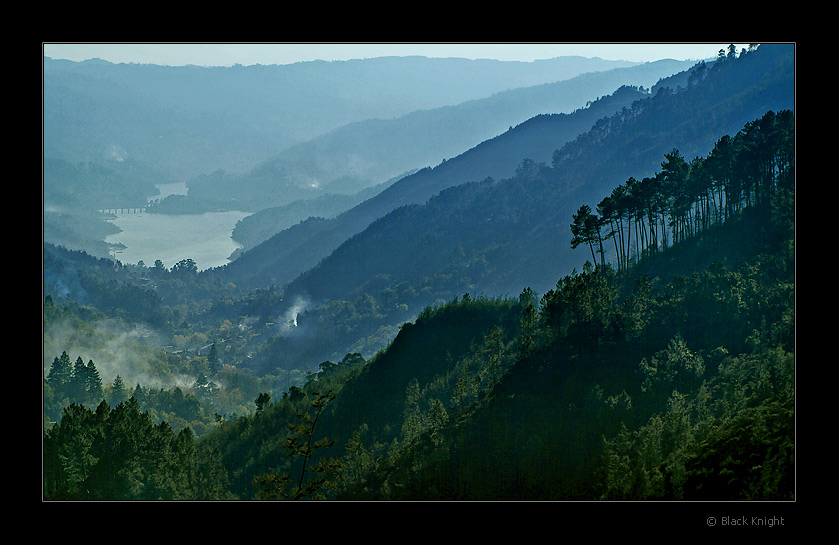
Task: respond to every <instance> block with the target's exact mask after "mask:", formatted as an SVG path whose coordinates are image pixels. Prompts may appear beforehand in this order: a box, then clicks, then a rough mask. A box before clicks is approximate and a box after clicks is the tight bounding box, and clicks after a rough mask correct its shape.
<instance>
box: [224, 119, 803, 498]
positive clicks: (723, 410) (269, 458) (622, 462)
mask: <svg viewBox="0 0 839 545" xmlns="http://www.w3.org/2000/svg"><path fill="white" fill-rule="evenodd" d="M792 131H793V120H792V116H791V115H787V114H785V113H781V114H779V115H777V116H775V115H767V116H765V117H763V118H761V119H760V120H755V121H754V122H753V123H751V124H749V125H748V126H747V127H745V128H744V129H743V131H742V132H741V133H739V134H738V136H737V137H736V138H734V139H733V141H732V142H731V143H732V149H734V150H737V151H736V152H735V153H734V154H730V153H725V152H722V151H716V152H715V153H714V154H711V155H708V156H707V157H705V158H704V160H705V161H706V162H708V163H716V162H721V163H722V162H724V163H728V164H729V165H731V166H732V167H734V166H735V165H737V166H738V167H744V166H745V165H751V166H755V163H754V161H755V159H757V158H758V157H763V158H764V159H765V160H767V161H771V162H772V163H773V164H774V166H775V167H774V168H773V169H770V170H768V171H765V170H764V171H763V175H762V176H760V177H759V178H758V177H755V178H752V174H754V173H756V171H754V170H752V169H750V168H747V169H745V170H741V171H740V172H741V173H742V175H738V176H735V177H733V178H731V179H728V180H727V181H726V182H722V180H720V179H718V178H717V179H716V180H717V182H718V183H719V185H718V186H716V187H717V189H718V190H719V191H720V192H721V193H722V194H723V195H724V196H723V198H722V204H723V206H722V207H719V206H717V205H716V204H713V203H712V200H711V198H712V197H713V196H714V195H716V190H712V189H711V187H710V186H709V185H707V184H706V185H705V186H704V187H703V185H702V184H701V182H700V180H701V179H703V176H704V173H705V171H703V170H702V169H701V168H699V167H696V166H695V165H694V168H689V169H687V170H686V177H685V178H683V179H682V181H681V183H680V184H679V187H682V188H688V187H698V188H702V189H701V190H700V191H699V192H698V193H697V194H696V195H695V197H694V199H692V200H691V201H690V204H691V209H692V210H695V211H696V212H697V214H696V215H695V216H691V218H690V224H691V225H692V226H693V227H694V231H692V232H691V234H690V235H685V236H684V237H680V238H679V240H678V242H676V243H674V245H673V246H668V247H666V248H665V247H664V246H663V245H656V246H653V247H648V248H647V250H646V251H642V252H641V254H643V256H642V257H640V258H639V259H640V261H639V262H638V263H637V264H631V265H630V264H625V265H626V266H620V265H618V264H611V263H610V264H603V265H599V264H598V265H597V266H594V265H592V264H591V263H590V262H589V263H586V264H585V266H584V267H583V268H582V271H581V272H576V271H575V272H573V273H572V274H570V275H568V276H565V277H563V278H561V279H560V280H559V281H558V282H557V283H556V286H555V288H553V289H552V290H550V291H548V292H547V293H545V294H544V295H543V296H541V297H537V296H536V295H535V294H534V293H533V292H532V291H531V290H530V289H529V288H525V289H524V290H523V291H522V292H521V294H520V295H519V297H518V298H515V299H507V298H502V299H488V298H485V297H477V298H476V297H473V296H468V295H464V296H463V297H462V298H455V299H454V300H452V301H450V302H448V303H445V304H442V305H439V306H436V307H429V308H427V309H426V310H425V311H423V312H422V313H421V314H420V315H419V316H418V317H417V318H416V320H415V321H413V322H410V323H407V324H405V325H404V326H403V327H402V329H401V331H400V333H399V335H398V336H397V338H396V339H395V340H394V342H393V343H392V344H391V345H390V346H389V347H388V348H387V350H385V351H383V352H381V353H380V354H378V355H377V356H375V357H374V358H372V359H371V360H370V361H369V362H366V364H364V362H361V361H359V360H358V358H357V357H355V358H352V357H349V356H348V357H347V358H346V359H345V360H344V361H341V362H340V363H338V364H332V363H324V364H322V365H321V367H320V372H319V373H318V374H317V375H316V376H314V377H312V379H311V380H310V381H309V382H308V383H307V384H306V385H305V386H304V387H303V388H301V389H294V390H293V391H292V392H291V393H290V395H289V396H287V397H284V398H283V399H282V400H279V401H277V402H274V403H271V402H270V400H265V401H266V403H265V404H264V405H263V406H261V408H260V411H259V413H258V414H257V415H255V416H253V417H248V418H245V419H242V420H240V421H238V422H236V423H233V424H231V425H226V426H223V427H222V428H220V429H219V430H218V431H216V432H214V433H213V434H212V437H211V438H209V439H208V441H209V442H210V443H211V444H213V445H215V446H216V447H218V448H219V449H220V450H221V452H222V459H223V460H225V464H226V465H227V466H228V467H229V468H232V472H231V474H230V475H231V482H232V483H233V485H232V486H233V488H234V490H236V493H237V494H242V495H244V496H248V495H249V494H254V493H255V494H257V495H258V496H260V497H261V496H265V497H294V496H295V495H296V494H298V493H299V492H300V491H301V490H300V489H299V488H297V487H296V485H297V484H298V480H297V477H299V476H300V475H304V478H303V482H304V483H307V484H309V486H310V488H308V490H307V491H306V492H305V494H314V492H315V490H314V489H315V488H316V489H317V492H318V493H320V494H322V495H324V496H325V497H332V498H344V499H522V500H524V499H671V500H672V499H705V500H754V499H763V500H779V499H783V500H788V499H793V498H794V494H795V488H794V486H795V483H794V454H793V452H794V451H793V445H794V442H793V438H794V418H793V417H794V413H793V407H794V405H793V404H794V385H795V381H794V370H795V368H794V350H795V330H794V324H795V321H794V318H795V314H794V310H795V305H794V295H795V292H794V280H795V278H794V258H795V255H794V242H793V241H794V231H793V229H794V201H793V189H794V185H793V183H794V177H793V175H792V173H793V172H794V170H793V169H794V164H793V162H792V161H793V159H792V157H793V156H792V155H791V152H792V149H793V136H792V135H793V132H792ZM756 133H760V138H759V139H760V140H761V141H762V142H765V143H767V144H766V145H768V146H771V147H772V148H773V149H774V151H772V152H770V151H768V149H767V147H766V146H765V145H761V146H755V145H754V142H755V140H754V139H753V136H754V135H755V134H756ZM720 142H721V143H720V146H719V147H718V148H716V149H717V150H721V149H722V148H723V147H724V146H725V145H726V144H725V142H729V140H728V139H727V138H724V139H721V140H720ZM768 142H774V144H768ZM732 170H737V168H733V169H732ZM770 173H771V174H770ZM748 179H752V180H755V181H756V180H757V179H760V181H759V182H757V181H756V183H753V184H749V183H748V182H747V181H746V180H748ZM659 181H662V183H663V184H667V183H668V181H665V178H664V177H662V178H660V179H659ZM670 182H672V180H670ZM679 201H680V199H678V198H676V197H674V198H672V199H671V200H668V201H667V202H669V203H671V205H672V204H674V203H677V202H679ZM694 207H695V208H694ZM662 213H663V214H665V215H667V216H668V217H671V218H678V217H679V214H677V213H676V212H675V209H674V208H665V209H662ZM596 219H597V220H598V223H600V224H601V225H602V224H604V223H603V222H604V221H605V220H604V217H603V216H599V217H597V218H596ZM639 221H641V222H642V223H644V224H645V225H647V227H648V228H649V226H651V225H654V224H655V223H656V221H657V220H656V218H652V220H651V221H650V218H649V217H647V218H645V219H641V220H639ZM648 221H649V222H650V223H647V222H648ZM647 240H649V239H647ZM568 242H569V243H570V240H569V241H568ZM708 247H711V248H714V249H715V251H714V252H708V251H706V248H708ZM327 393H328V394H329V395H328V396H326V397H323V396H325V395H326V394H327ZM307 411H308V414H309V415H311V416H313V415H315V414H316V415H317V417H318V418H317V419H316V420H312V421H308V422H309V423H308V427H305V426H304V428H301V429H297V428H295V430H296V432H300V431H301V430H303V431H304V432H305V433H303V436H305V437H309V436H311V437H312V438H314V439H315V440H321V439H324V438H329V439H330V440H332V441H334V443H330V442H329V441H325V440H324V442H322V443H319V445H320V446H321V447H322V448H320V449H318V450H317V451H315V452H312V453H311V456H312V457H311V459H310V460H308V461H309V464H310V466H309V467H315V466H316V462H318V461H320V462H322V464H321V465H319V466H318V467H319V468H320V469H323V470H324V471H326V472H327V473H325V475H326V474H328V475H329V476H328V477H325V478H324V479H323V480H318V479H316V478H315V475H318V473H316V472H314V471H312V470H309V471H308V472H307V470H305V469H304V468H303V466H301V463H300V462H301V461H302V459H304V458H307V456H304V455H301V453H300V452H291V451H286V450H285V449H283V448H282V444H283V443H282V438H283V437H284V436H285V435H284V434H283V432H282V431H281V428H278V427H277V426H278V425H279V423H280V422H284V421H291V422H292V423H293V422H295V417H294V416H293V415H294V414H295V413H297V414H304V413H306V412H307ZM313 411H315V412H313ZM269 429H270V430H271V431H268V430H269ZM307 434H309V435H307ZM292 435H293V434H292ZM265 437H276V438H277V440H276V442H275V444H274V446H273V447H270V446H269V445H266V444H265V443H264V442H263V441H264V438H265ZM254 442H256V443H254ZM257 444H258V445H260V447H259V448H256V445H257ZM327 445H328V446H327ZM327 461H328V462H329V463H326V462H327ZM285 473H287V474H288V475H289V476H290V480H286V479H284V478H282V476H283V475H284V474H285ZM310 477H311V478H312V479H313V480H312V481H309V478H310ZM303 488H304V489H306V487H305V486H304V487H303Z"/></svg>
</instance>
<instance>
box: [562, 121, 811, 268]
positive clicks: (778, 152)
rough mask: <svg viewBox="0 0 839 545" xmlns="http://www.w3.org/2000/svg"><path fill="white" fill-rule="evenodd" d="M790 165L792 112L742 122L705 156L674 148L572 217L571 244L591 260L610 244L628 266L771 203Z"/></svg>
mask: <svg viewBox="0 0 839 545" xmlns="http://www.w3.org/2000/svg"><path fill="white" fill-rule="evenodd" d="M794 168H795V119H794V115H793V112H791V111H789V110H784V111H781V112H778V113H777V114H776V113H775V112H772V111H769V112H767V113H766V114H765V115H764V116H763V117H761V118H760V119H757V120H755V121H751V122H749V123H746V125H745V126H744V127H743V129H741V130H740V131H739V132H738V133H737V134H736V135H735V136H734V137H733V138H732V137H730V136H728V135H726V136H723V137H722V138H720V139H719V140H717V142H716V144H715V145H714V148H713V150H712V151H711V152H710V153H708V155H707V156H705V157H699V156H697V157H696V158H694V159H693V160H691V161H690V162H688V161H686V160H685V158H684V157H682V155H681V153H680V152H679V151H678V150H677V149H673V150H671V151H670V152H669V153H667V154H666V155H665V160H664V161H663V162H662V163H661V171H660V172H658V173H656V174H655V175H654V176H650V177H645V178H643V179H641V180H636V179H635V178H634V177H630V178H629V179H628V180H627V181H626V182H625V183H624V184H623V185H619V186H617V187H615V188H614V189H613V190H612V192H611V194H610V195H609V196H607V197H605V198H603V200H601V201H600V203H599V204H598V205H597V209H596V211H592V209H591V207H590V206H589V205H587V204H584V205H582V206H580V207H579V208H578V209H577V211H576V213H574V214H573V215H572V223H571V234H572V238H571V247H572V248H576V247H578V246H580V245H588V247H589V250H590V251H591V257H592V262H593V264H595V265H597V264H598V259H597V257H596V254H599V257H600V259H599V264H600V265H603V264H604V262H605V257H604V254H605V253H606V250H605V248H604V246H605V245H607V244H608V241H609V240H611V241H612V243H613V245H614V252H615V258H616V261H617V263H616V265H617V268H618V269H619V270H626V269H627V268H628V267H629V266H630V265H631V264H633V263H637V262H638V260H639V259H640V258H641V257H643V256H644V255H649V254H652V253H655V252H658V251H660V250H663V249H665V248H667V247H668V245H673V244H678V243H679V242H681V241H683V240H685V239H686V238H688V237H691V236H693V235H696V234H698V233H700V232H702V231H703V230H707V229H708V228H710V227H711V226H714V225H719V224H721V223H723V222H725V221H726V220H727V219H728V218H730V217H732V216H733V215H734V214H736V213H737V212H739V211H740V210H742V209H743V208H744V207H748V206H752V205H757V206H761V205H769V203H770V202H771V199H772V196H773V195H774V193H775V192H776V190H777V189H778V188H786V189H791V188H792V187H793V184H794Z"/></svg>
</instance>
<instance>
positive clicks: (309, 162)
mask: <svg viewBox="0 0 839 545" xmlns="http://www.w3.org/2000/svg"><path fill="white" fill-rule="evenodd" d="M693 64H694V63H693V62H690V61H675V60H661V61H655V62H649V63H644V64H641V65H637V66H632V67H627V68H614V69H611V70H603V71H598V72H589V73H586V74H581V75H578V76H575V77H573V78H569V79H565V80H561V81H556V82H551V83H543V84H539V85H535V86H529V87H517V88H515V89H510V90H505V91H502V92H498V93H494V94H492V95H490V96H487V97H485V98H484V97H481V98H477V99H472V100H469V101H466V102H462V103H458V104H453V105H447V106H443V107H439V108H434V109H422V110H416V111H413V112H410V113H408V114H406V115H404V116H400V117H395V118H384V117H376V118H371V119H365V120H361V121H357V122H353V123H349V124H347V125H344V126H341V127H339V128H336V129H334V130H332V131H329V132H327V133H325V134H323V135H320V136H318V137H316V138H313V139H311V140H308V141H306V142H303V143H300V144H297V145H294V146H291V147H289V148H287V149H285V150H283V151H281V152H280V153H278V154H277V155H276V156H275V157H272V158H270V159H268V160H266V161H265V162H263V163H262V164H260V165H259V166H258V167H256V168H254V169H253V170H252V171H250V172H248V173H244V174H241V175H239V176H236V177H232V178H228V179H221V180H216V183H204V182H199V181H196V182H195V183H191V184H190V197H193V198H196V199H203V200H207V201H212V202H217V203H218V205H219V206H232V205H235V206H239V207H240V209H241V207H242V206H244V207H245V208H246V209H248V210H252V209H259V208H261V207H264V206H266V205H267V203H271V202H275V203H276V204H277V205H282V204H285V202H290V201H291V200H294V199H300V198H305V197H306V196H307V195H309V196H317V195H319V194H321V193H322V192H324V191H332V192H340V193H353V192H356V191H361V190H363V189H366V188H367V187H370V186H373V185H376V184H379V183H383V182H384V181H385V180H388V179H391V178H393V177H396V176H399V175H401V174H402V173H404V172H406V171H409V170H414V169H417V168H423V167H426V166H431V165H436V164H438V163H439V162H440V161H441V160H444V159H446V158H450V157H453V156H455V155H458V154H460V153H463V151H464V150H467V149H469V148H471V147H473V146H475V145H476V143H478V142H482V141H484V140H487V139H490V138H493V137H495V136H497V135H499V134H501V133H502V132H504V131H505V130H507V129H508V128H509V127H511V126H514V125H517V124H519V123H521V122H522V121H524V120H526V119H529V118H531V117H534V116H536V115H540V114H551V113H571V112H573V111H575V110H577V109H580V108H584V107H585V106H586V104H587V103H589V102H591V101H593V100H595V99H596V98H598V97H601V96H604V95H608V94H610V93H612V92H614V91H615V89H617V88H618V87H620V86H621V85H630V86H639V87H646V88H650V87H652V86H654V85H655V84H656V82H658V81H659V80H661V79H662V78H665V77H668V76H671V75H672V74H674V73H677V72H680V71H682V70H684V69H686V68H689V67H690V66H691V65H693ZM336 180H343V183H342V184H340V185H341V186H342V187H336V185H337V184H336V183H335V181H336ZM209 181H211V180H208V182H209ZM234 203H235V204H234Z"/></svg>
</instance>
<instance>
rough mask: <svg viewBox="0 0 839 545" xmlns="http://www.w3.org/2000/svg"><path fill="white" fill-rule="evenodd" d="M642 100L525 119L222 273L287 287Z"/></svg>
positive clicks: (278, 238)
mask: <svg viewBox="0 0 839 545" xmlns="http://www.w3.org/2000/svg"><path fill="white" fill-rule="evenodd" d="M643 96H645V95H644V93H642V92H640V91H639V90H638V89H632V88H629V87H623V88H621V89H619V90H618V91H616V92H614V93H613V94H611V95H607V96H604V97H602V98H600V99H598V100H596V101H594V102H593V103H592V104H590V105H589V106H588V107H586V108H583V109H580V110H577V111H575V112H574V113H571V114H552V115H540V116H537V117H535V118H532V119H529V120H527V121H525V122H523V123H521V124H519V125H517V126H516V127H513V128H510V130H508V131H506V132H504V133H503V134H501V135H499V136H496V137H495V138H492V139H490V140H487V141H484V142H481V143H480V144H478V145H477V146H475V147H473V148H472V149H469V150H468V151H466V152H464V153H462V154H460V155H458V156H457V157H454V158H452V159H449V160H447V161H444V162H443V163H441V164H439V165H437V166H436V167H434V168H424V169H422V170H420V171H419V172H417V173H415V174H413V175H411V176H407V177H405V178H403V179H401V180H399V181H398V182H396V183H394V184H393V185H391V186H390V187H388V188H387V189H385V190H384V191H382V192H381V193H380V194H378V195H376V196H375V197H373V198H371V199H368V200H367V201H364V202H363V203H360V204H359V205H357V206H355V207H353V208H352V209H350V210H348V211H346V212H344V213H342V214H341V215H339V216H338V217H336V218H334V219H332V220H322V219H317V220H315V219H310V220H308V221H307V222H303V223H302V224H300V225H296V226H294V227H292V228H290V229H287V230H285V231H283V232H280V233H278V234H277V235H275V236H274V237H272V238H271V239H269V240H267V241H266V242H264V243H263V244H261V245H259V246H257V247H256V248H253V249H252V250H250V251H248V252H246V253H245V254H243V255H242V256H241V257H239V258H238V259H237V260H236V261H234V262H232V263H230V264H229V265H227V266H226V267H225V268H224V271H223V272H222V273H221V274H223V275H224V276H225V277H226V278H229V280H230V281H232V282H235V283H236V284H240V285H242V286H250V287H258V286H263V285H265V284H268V283H273V284H276V285H282V284H285V283H287V282H289V281H291V280H292V279H294V278H295V277H296V276H297V275H299V274H301V273H303V272H304V271H306V270H308V269H309V268H311V267H313V266H315V265H316V264H317V263H318V262H319V261H320V260H321V259H323V258H324V257H326V256H327V255H329V253H330V252H331V251H332V250H334V249H335V248H337V247H338V246H339V245H340V244H341V243H343V242H344V241H346V240H347V239H348V238H350V237H352V236H353V235H354V234H355V233H358V232H360V231H361V230H363V229H365V228H366V227H367V226H368V225H370V223H371V222H373V221H374V220H376V219H377V218H381V217H383V216H384V215H386V214H388V213H389V212H391V211H392V210H394V209H396V208H399V207H402V206H405V205H410V204H422V203H425V202H426V201H427V200H428V199H429V198H431V197H433V196H434V195H436V194H437V193H439V192H440V191H442V190H444V189H446V188H448V187H451V186H453V185H458V184H462V183H467V182H474V181H478V180H484V179H486V178H496V179H501V178H505V177H509V176H513V175H514V174H515V172H516V169H517V168H518V167H519V166H520V165H521V163H522V161H523V160H524V159H527V158H529V159H531V160H532V161H537V162H546V161H549V160H550V157H551V154H552V153H553V151H554V150H556V149H557V148H558V147H561V146H562V145H563V144H564V143H565V142H568V141H570V140H571V139H573V138H575V137H576V136H577V135H579V134H580V133H582V132H584V131H586V130H588V129H589V128H590V127H591V126H592V125H593V124H594V123H595V122H596V121H597V120H598V119H601V118H603V117H606V116H609V115H612V114H613V113H614V112H616V111H619V110H620V109H621V108H624V107H627V106H629V105H630V104H632V102H633V101H635V100H637V99H639V98H642V97H643ZM306 223H312V224H313V225H309V226H306V225H305V224H306ZM314 224H316V225H317V228H315V225H314Z"/></svg>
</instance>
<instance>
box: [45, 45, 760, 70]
mask: <svg viewBox="0 0 839 545" xmlns="http://www.w3.org/2000/svg"><path fill="white" fill-rule="evenodd" d="M735 45H736V46H737V50H738V51H739V50H740V49H742V48H743V47H746V46H747V44H741V43H735ZM727 47H728V44H723V43H711V42H703V43H695V42H691V43H677V44H673V43H666V44H665V43H605V44H604V43H180V44H178V43H117V44H109V43H53V42H44V43H43V52H44V55H45V56H47V57H52V58H54V59H69V60H73V61H82V60H86V59H91V58H100V59H104V60H106V61H110V62H113V63H129V62H136V63H149V64H162V65H171V66H181V65H185V64H196V65H199V66H231V65H233V64H236V63H238V64H243V65H245V66H248V65H252V64H289V63H293V62H299V61H311V60H316V59H322V60H347V59H359V58H367V57H381V56H390V55H395V56H405V55H421V56H426V57H464V58H469V59H500V60H518V61H533V60H537V59H550V58H553V57H561V56H565V55H579V56H583V57H601V58H603V59H608V60H627V61H637V62H644V61H654V60H658V59H666V58H669V59H679V60H688V59H690V60H700V59H707V58H712V57H716V55H717V52H718V51H719V50H720V49H722V48H727Z"/></svg>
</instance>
